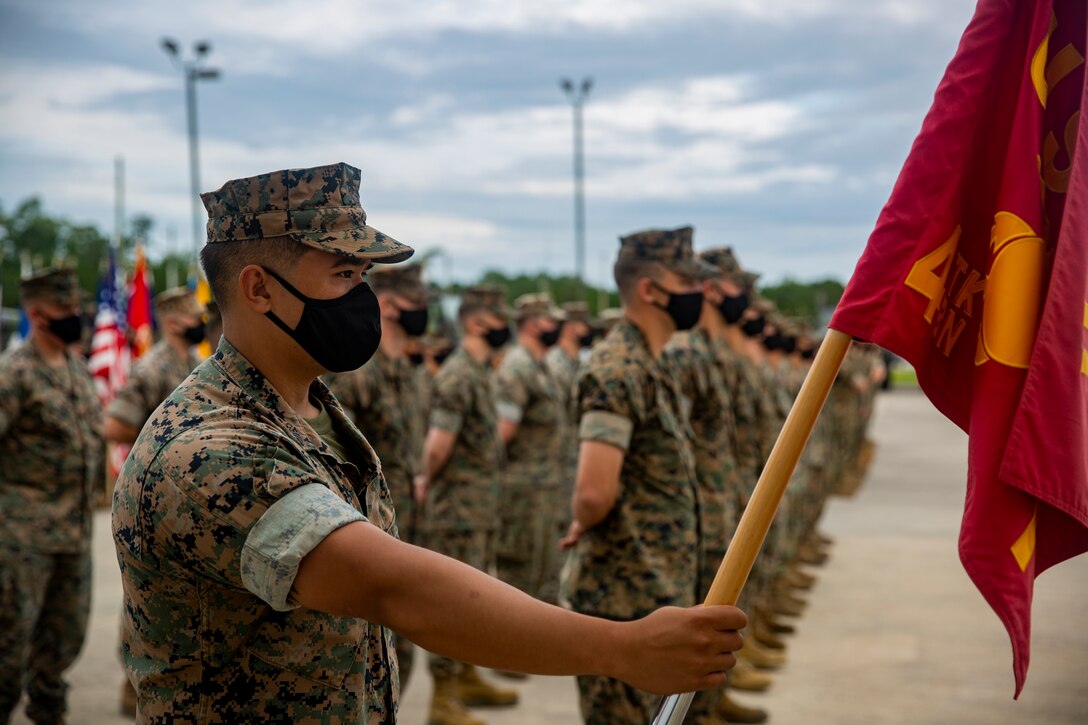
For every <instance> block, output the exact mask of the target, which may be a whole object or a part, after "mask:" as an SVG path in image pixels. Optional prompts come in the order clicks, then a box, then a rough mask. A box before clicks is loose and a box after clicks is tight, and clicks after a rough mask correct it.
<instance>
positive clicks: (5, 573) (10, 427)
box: [0, 271, 103, 722]
mask: <svg viewBox="0 0 1088 725" xmlns="http://www.w3.org/2000/svg"><path fill="white" fill-rule="evenodd" d="M42 287H55V288H56V297H54V296H53V295H52V293H50V294H49V295H48V296H49V297H50V298H51V301H55V302H59V303H64V302H65V300H66V299H67V300H68V301H70V299H71V297H72V296H73V295H75V294H77V292H76V289H77V288H76V282H75V275H74V274H70V273H67V272H65V271H47V272H44V273H42V274H39V275H36V276H35V277H31V278H30V279H28V280H24V282H23V291H24V299H26V295H27V293H34V294H39V295H40V294H42V289H41V288H42ZM101 420H102V407H101V404H100V403H99V401H98V396H97V395H96V394H95V390H94V384H93V382H92V380H91V377H90V375H89V374H88V373H87V369H86V365H85V363H84V361H83V360H82V359H80V358H77V357H75V356H74V355H72V354H71V353H66V354H65V362H64V365H63V366H59V367H53V366H50V365H49V364H47V363H46V362H45V360H44V359H43V358H42V357H41V355H40V354H39V352H38V348H37V345H36V344H35V343H34V342H33V339H32V340H31V341H28V342H27V343H25V344H23V345H22V346H21V347H19V348H16V349H14V350H9V351H8V352H6V353H4V355H3V356H0V542H2V543H0V722H7V719H8V717H10V715H11V712H12V710H13V709H14V708H15V705H16V703H17V702H18V701H19V697H20V695H21V691H22V688H23V686H24V684H25V685H26V688H27V694H28V696H29V704H28V706H27V715H28V716H29V717H30V718H31V719H33V720H40V721H43V722H46V721H50V720H60V719H61V718H62V717H63V716H64V712H65V709H66V702H65V695H66V691H67V684H66V683H65V681H64V679H63V676H62V675H63V673H64V671H65V670H66V669H68V667H69V666H70V665H71V664H72V663H73V662H74V661H75V659H76V657H77V656H78V654H79V651H80V649H81V648H82V646H83V638H84V634H85V631H86V625H87V617H88V614H89V612H90V605H91V555H90V539H91V518H92V512H91V499H92V495H93V492H94V489H95V485H96V483H98V482H99V481H100V479H101V475H102V459H103V455H102V453H103V442H102V430H101Z"/></svg>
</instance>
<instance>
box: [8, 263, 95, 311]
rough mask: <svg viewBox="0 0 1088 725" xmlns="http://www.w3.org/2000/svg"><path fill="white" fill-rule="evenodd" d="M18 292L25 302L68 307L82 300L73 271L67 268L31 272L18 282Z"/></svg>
mask: <svg viewBox="0 0 1088 725" xmlns="http://www.w3.org/2000/svg"><path fill="white" fill-rule="evenodd" d="M19 291H20V293H21V295H22V298H23V300H25V301H34V302H52V303H54V304H58V305H70V304H79V303H80V302H81V301H82V300H83V292H82V291H81V290H80V289H79V280H78V279H77V278H76V273H75V270H74V269H70V268H68V267H47V268H46V269H42V270H38V271H37V272H33V273H32V274H30V275H29V276H27V277H24V278H22V279H21V280H19Z"/></svg>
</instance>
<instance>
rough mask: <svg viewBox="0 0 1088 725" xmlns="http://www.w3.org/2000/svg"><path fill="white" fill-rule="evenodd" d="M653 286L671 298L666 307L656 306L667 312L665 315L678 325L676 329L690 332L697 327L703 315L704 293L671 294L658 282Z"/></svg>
mask: <svg viewBox="0 0 1088 725" xmlns="http://www.w3.org/2000/svg"><path fill="white" fill-rule="evenodd" d="M653 284H654V287H657V288H658V289H659V290H661V291H662V292H664V293H666V294H667V295H668V296H669V301H668V302H667V303H666V304H665V305H657V303H654V304H655V305H656V306H657V307H660V308H661V309H663V310H665V313H666V314H667V315H668V316H669V317H671V318H672V322H673V324H674V325H676V329H677V330H690V329H691V328H693V327H695V323H697V322H698V321H699V318H700V317H701V316H702V314H703V293H702V291H699V292H683V293H678V292H669V291H668V290H667V289H665V288H664V287H662V286H661V285H659V284H658V283H657V282H654V283H653Z"/></svg>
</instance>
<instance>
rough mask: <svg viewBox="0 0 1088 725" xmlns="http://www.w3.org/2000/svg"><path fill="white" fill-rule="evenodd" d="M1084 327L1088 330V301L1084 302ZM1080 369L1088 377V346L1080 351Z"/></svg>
mask: <svg viewBox="0 0 1088 725" xmlns="http://www.w3.org/2000/svg"><path fill="white" fill-rule="evenodd" d="M1084 329H1085V330H1088V302H1085V303H1084ZM1080 371H1081V372H1082V373H1084V375H1085V377H1088V347H1086V348H1084V349H1083V350H1081V351H1080Z"/></svg>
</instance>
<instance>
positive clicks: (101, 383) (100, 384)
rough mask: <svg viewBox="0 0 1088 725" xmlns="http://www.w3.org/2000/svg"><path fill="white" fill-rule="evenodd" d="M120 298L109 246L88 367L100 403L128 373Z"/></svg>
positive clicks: (105, 401) (114, 390)
mask: <svg viewBox="0 0 1088 725" xmlns="http://www.w3.org/2000/svg"><path fill="white" fill-rule="evenodd" d="M120 303H121V298H120V295H119V294H118V284H117V264H116V259H115V257H114V251H113V249H110V261H109V268H108V269H107V270H106V274H104V275H103V276H102V279H100V280H99V282H98V312H97V313H96V314H95V317H94V336H93V337H92V338H91V359H90V363H89V368H90V372H91V375H92V376H94V384H95V389H96V390H97V391H98V397H99V398H100V399H101V400H102V405H108V404H109V402H110V401H111V400H113V396H114V393H115V392H116V391H117V389H118V388H119V387H121V385H122V384H123V383H124V382H125V378H126V377H127V376H128V366H129V360H130V357H129V349H128V343H127V341H126V340H125V332H124V329H123V327H122V326H123V325H124V319H125V317H124V315H122V314H121V304H120Z"/></svg>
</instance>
